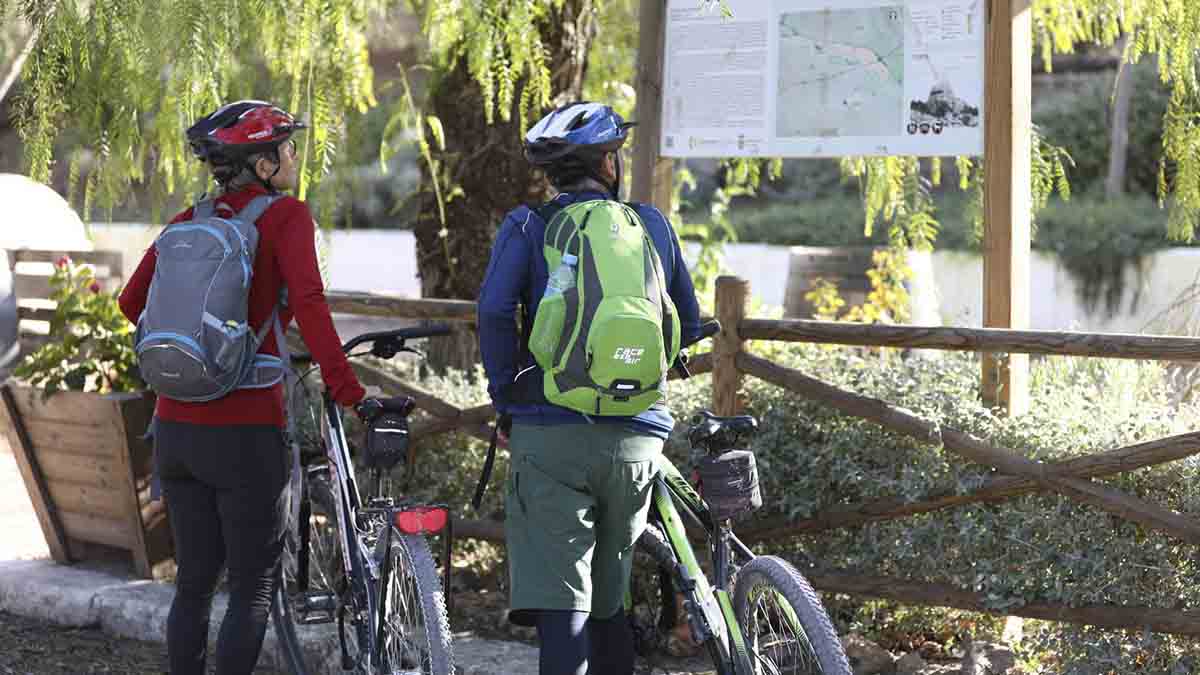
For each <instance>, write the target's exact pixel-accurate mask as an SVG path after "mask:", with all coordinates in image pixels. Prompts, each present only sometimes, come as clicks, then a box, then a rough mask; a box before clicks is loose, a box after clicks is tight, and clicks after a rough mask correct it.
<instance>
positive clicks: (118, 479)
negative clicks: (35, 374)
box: [0, 384, 173, 578]
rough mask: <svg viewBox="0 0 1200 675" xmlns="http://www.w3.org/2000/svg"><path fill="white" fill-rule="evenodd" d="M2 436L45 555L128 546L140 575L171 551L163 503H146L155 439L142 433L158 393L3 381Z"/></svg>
mask: <svg viewBox="0 0 1200 675" xmlns="http://www.w3.org/2000/svg"><path fill="white" fill-rule="evenodd" d="M0 397H2V398H3V405H0V427H2V428H3V431H4V432H5V433H7V434H8V439H9V445H10V446H11V447H12V450H13V454H14V455H15V456H16V459H17V465H18V466H19V467H20V470H21V477H22V478H23V479H24V481H25V489H26V490H27V491H28V492H29V497H30V500H31V501H32V502H33V507H34V510H35V511H36V512H37V517H38V521H39V523H40V524H41V527H42V532H43V533H44V534H45V536H46V544H47V546H48V547H49V549H50V554H51V555H52V556H53V557H54V560H56V561H58V562H59V563H63V564H68V563H71V562H75V561H78V560H85V559H89V558H92V557H98V554H99V550H100V549H99V548H98V547H95V546H93V545H94V544H100V545H102V546H103V547H111V548H115V549H120V550H123V551H128V552H129V553H130V554H131V555H132V557H133V567H134V569H135V570H136V571H137V573H138V574H139V575H141V576H143V577H146V578H151V577H152V576H153V569H154V566H155V565H156V564H157V563H159V562H162V561H164V560H166V559H168V558H170V557H171V556H172V554H173V552H172V544H171V532H170V526H169V524H168V522H167V510H166V505H165V503H164V502H163V501H157V502H151V501H150V475H151V468H152V450H151V444H150V443H149V442H147V441H144V440H141V438H140V437H141V436H142V434H144V433H145V431H146V426H147V425H148V424H149V422H150V419H151V417H152V416H153V414H154V395H153V394H151V393H148V392H147V393H138V394H106V395H100V394H93V393H83V392H73V391H71V392H60V393H57V394H55V395H54V396H52V397H50V398H49V399H47V400H45V401H43V400H42V392H41V391H40V390H37V389H30V388H27V387H20V386H13V385H12V384H5V385H3V386H2V387H0Z"/></svg>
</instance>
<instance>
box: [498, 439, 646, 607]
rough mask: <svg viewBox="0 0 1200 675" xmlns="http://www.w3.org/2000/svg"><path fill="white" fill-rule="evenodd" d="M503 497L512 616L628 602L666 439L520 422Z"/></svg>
mask: <svg viewBox="0 0 1200 675" xmlns="http://www.w3.org/2000/svg"><path fill="white" fill-rule="evenodd" d="M509 448H510V451H511V455H512V466H511V468H510V470H509V479H508V493H507V496H506V500H505V511H506V514H507V515H506V519H505V531H506V534H507V538H508V565H509V580H510V590H511V597H510V609H511V612H510V614H509V618H510V620H511V621H513V622H514V623H517V624H522V625H533V623H534V621H535V620H536V617H535V616H534V614H533V613H532V612H531V611H530V610H539V609H559V610H575V611H583V612H590V613H591V614H592V615H593V616H595V617H597V618H600V619H607V618H609V617H611V616H613V615H614V614H616V613H617V611H618V610H620V609H621V606H622V601H623V598H624V594H625V589H626V587H627V586H628V584H629V574H630V571H631V569H632V559H633V546H634V543H635V541H636V540H637V537H638V536H639V535H640V534H641V532H642V530H643V529H644V528H645V526H646V515H647V513H648V511H649V507H650V491H651V482H652V480H653V478H654V473H655V471H656V469H657V464H656V460H657V458H658V457H659V456H660V455H661V454H662V449H663V440H662V439H661V438H658V437H656V436H652V435H649V434H646V433H642V432H637V431H631V430H629V429H627V428H626V427H625V426H624V425H622V424H587V425H584V424H568V425H557V426H534V425H521V424H517V425H513V429H512V434H511V436H510V441H509Z"/></svg>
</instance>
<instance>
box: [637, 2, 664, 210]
mask: <svg viewBox="0 0 1200 675" xmlns="http://www.w3.org/2000/svg"><path fill="white" fill-rule="evenodd" d="M638 23H639V29H638V55H637V83H636V91H637V108H636V111H635V113H634V121H635V122H637V123H638V125H637V126H636V127H634V142H633V170H632V172H631V176H632V179H633V185H632V187H631V189H630V191H629V198H630V200H631V201H635V202H645V203H648V204H653V205H655V206H656V207H658V210H660V211H662V212H663V213H664V214H670V213H671V188H672V187H673V186H672V183H673V182H674V180H675V162H674V160H672V159H669V158H665V157H661V156H659V154H658V143H659V139H660V138H661V137H662V92H663V82H662V80H663V63H664V55H663V48H664V44H665V42H666V33H667V0H642V1H641V6H640V8H639V9H638Z"/></svg>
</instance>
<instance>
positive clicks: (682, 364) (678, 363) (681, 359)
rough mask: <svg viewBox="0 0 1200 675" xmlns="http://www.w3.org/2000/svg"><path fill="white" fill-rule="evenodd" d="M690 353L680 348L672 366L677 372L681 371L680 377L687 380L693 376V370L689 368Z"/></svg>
mask: <svg viewBox="0 0 1200 675" xmlns="http://www.w3.org/2000/svg"><path fill="white" fill-rule="evenodd" d="M687 363H688V355H687V352H685V351H683V350H682V349H681V350H679V355H678V356H676V357H675V364H674V365H673V366H672V367H673V369H674V370H675V372H676V373H679V379H681V380H686V379H688V378H690V377H691V376H692V371H690V370H688V367H687Z"/></svg>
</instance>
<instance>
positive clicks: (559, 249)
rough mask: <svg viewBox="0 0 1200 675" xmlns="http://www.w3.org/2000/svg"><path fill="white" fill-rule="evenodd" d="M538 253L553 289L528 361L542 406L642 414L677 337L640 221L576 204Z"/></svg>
mask: <svg viewBox="0 0 1200 675" xmlns="http://www.w3.org/2000/svg"><path fill="white" fill-rule="evenodd" d="M543 253H544V255H545V256H546V269H548V270H550V275H551V281H550V288H549V289H548V291H547V294H546V295H545V296H543V298H542V300H541V303H540V304H539V305H538V310H537V314H536V315H535V316H534V321H533V329H532V330H531V331H530V336H529V351H530V353H532V354H533V358H534V360H536V361H537V364H538V365H539V366H540V367H541V368H542V371H543V372H544V378H545V379H544V390H545V394H546V400H548V401H549V402H550V403H553V404H555V405H560V406H562V407H564V408H569V409H571V410H575V411H578V412H581V413H585V414H588V415H619V416H632V415H637V414H638V413H641V412H644V411H646V410H647V409H649V408H650V406H652V405H654V404H655V403H657V402H658V401H659V400H660V399H661V398H662V385H663V383H664V381H665V378H666V375H667V371H668V370H669V369H670V367H671V365H672V364H673V363H674V362H675V357H676V356H678V354H679V331H680V327H679V315H678V313H677V312H676V310H675V303H673V302H672V301H671V297H670V295H668V294H667V282H666V279H665V278H664V274H663V268H662V261H660V260H659V258H658V251H657V250H655V248H654V242H653V241H652V240H651V239H650V235H649V233H647V231H646V228H645V226H644V225H643V224H642V219H641V218H640V217H638V215H637V213H636V212H635V211H634V210H633V209H632V208H630V207H629V206H627V205H625V204H623V203H621V202H617V201H609V200H592V201H586V202H576V203H574V204H571V205H569V206H567V207H565V208H563V209H562V210H561V211H559V212H558V213H556V214H555V215H554V217H553V218H551V219H550V222H549V223H547V224H546V236H545V241H544V245H543ZM572 259H574V264H573V265H572V264H571V263H572ZM564 260H565V261H566V264H564Z"/></svg>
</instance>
